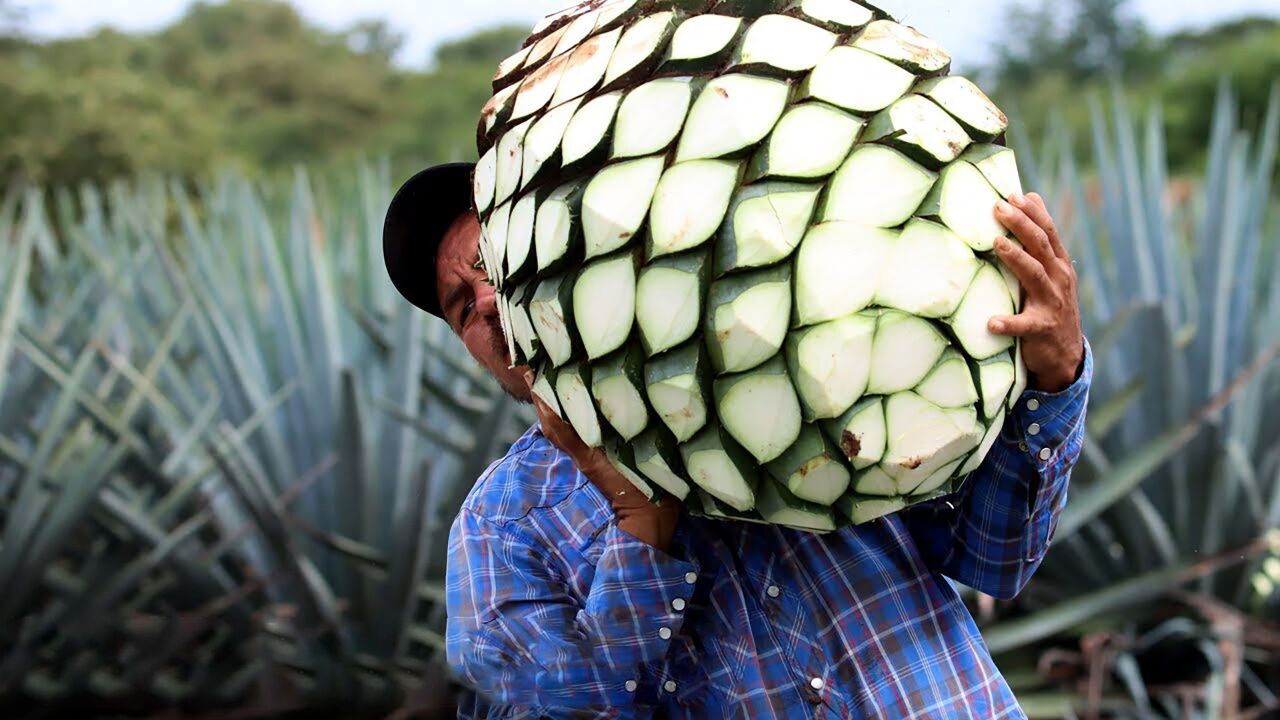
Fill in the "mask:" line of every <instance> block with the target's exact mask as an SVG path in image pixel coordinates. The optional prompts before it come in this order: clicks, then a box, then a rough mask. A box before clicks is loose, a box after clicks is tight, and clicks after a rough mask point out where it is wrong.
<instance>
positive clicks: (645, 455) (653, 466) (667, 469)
mask: <svg viewBox="0 0 1280 720" xmlns="http://www.w3.org/2000/svg"><path fill="white" fill-rule="evenodd" d="M635 458H636V469H637V470H639V471H640V472H641V473H643V474H644V476H645V477H647V478H649V479H650V480H652V481H653V483H654V484H656V485H657V486H658V487H660V488H662V489H663V490H666V491H667V492H669V493H671V494H672V495H674V496H675V497H676V499H677V500H684V499H685V498H686V497H688V496H689V490H690V489H691V488H690V487H689V483H688V482H687V481H686V480H685V479H684V478H682V477H680V476H679V475H677V474H676V472H675V471H674V470H672V469H671V465H670V464H668V463H667V460H666V459H665V458H664V457H662V453H660V452H658V448H657V447H656V446H655V445H654V444H653V443H652V442H648V443H646V442H645V438H644V437H641V438H638V439H637V440H636V444H635Z"/></svg>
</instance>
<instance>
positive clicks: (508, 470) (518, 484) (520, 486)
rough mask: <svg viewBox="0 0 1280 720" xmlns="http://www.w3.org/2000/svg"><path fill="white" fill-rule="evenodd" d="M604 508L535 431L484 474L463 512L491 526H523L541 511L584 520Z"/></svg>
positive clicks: (565, 457)
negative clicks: (489, 523)
mask: <svg viewBox="0 0 1280 720" xmlns="http://www.w3.org/2000/svg"><path fill="white" fill-rule="evenodd" d="M603 502H604V499H603V498H602V497H600V494H599V493H598V492H595V491H594V487H593V486H592V485H591V483H590V481H589V480H587V478H586V476H585V475H583V474H582V473H581V472H579V471H578V468H577V466H576V465H574V464H573V460H572V459H571V458H570V457H569V456H568V455H567V454H566V453H565V452H564V451H563V450H561V449H560V448H557V447H556V446H555V445H553V444H551V441H550V440H547V438H546V436H545V435H543V434H542V430H541V428H540V427H539V426H538V425H534V426H533V427H531V428H529V430H528V431H527V432H525V434H524V435H522V436H521V437H520V439H519V440H516V442H515V443H514V444H512V446H511V449H510V450H508V451H507V454H506V455H504V456H503V457H502V458H500V459H498V460H496V461H495V462H494V463H493V464H491V465H490V466H489V468H488V469H487V470H485V472H484V474H483V475H481V476H480V479H479V480H477V481H476V484H475V486H474V487H473V488H471V492H470V494H468V496H467V499H466V501H465V502H464V503H463V505H462V508H463V510H465V511H467V512H471V513H473V514H475V515H478V516H480V517H482V518H485V519H486V520H489V521H491V522H509V521H518V520H523V519H526V518H528V517H529V516H530V514H531V513H533V512H534V511H535V510H546V509H552V510H557V511H559V512H569V513H571V514H572V515H573V516H576V517H578V518H582V519H586V517H585V516H586V515H588V514H589V515H595V514H597V512H596V511H599V510H601V509H606V508H603V507H602V506H603Z"/></svg>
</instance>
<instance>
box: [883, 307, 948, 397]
mask: <svg viewBox="0 0 1280 720" xmlns="http://www.w3.org/2000/svg"><path fill="white" fill-rule="evenodd" d="M946 348H947V339H946V338H945V337H943V336H942V333H941V332H939V331H938V329H937V328H935V327H934V326H933V325H932V324H931V323H930V322H929V321H928V320H924V319H922V318H918V317H915V316H914V315H907V314H904V313H900V312H895V311H887V312H885V313H884V314H883V315H881V316H880V324H879V326H878V327H877V328H876V339H875V345H874V348H873V349H872V352H871V378H870V380H869V381H868V383H867V392H869V393H872V394H875V395H889V394H892V393H897V392H901V391H903V390H910V389H911V388H914V387H915V386H916V385H919V384H920V383H921V382H922V381H923V380H924V379H925V377H926V376H928V374H929V371H931V370H933V368H934V366H935V365H937V364H938V359H939V358H941V357H942V351H943V350H945V349H946Z"/></svg>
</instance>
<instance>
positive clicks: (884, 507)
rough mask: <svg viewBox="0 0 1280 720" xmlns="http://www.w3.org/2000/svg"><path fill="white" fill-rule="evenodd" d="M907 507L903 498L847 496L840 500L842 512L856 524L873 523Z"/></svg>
mask: <svg viewBox="0 0 1280 720" xmlns="http://www.w3.org/2000/svg"><path fill="white" fill-rule="evenodd" d="M906 507H907V501H906V500H905V499H903V498H891V499H877V498H856V499H855V498H851V497H850V496H848V495H846V496H845V497H844V498H841V500H840V511H841V512H843V513H844V514H845V515H846V516H847V517H848V518H849V519H850V520H852V521H853V522H854V523H855V524H862V523H867V522H871V521H872V520H875V519H876V518H881V517H884V516H886V515H892V514H893V513H896V512H898V511H900V510H904V509H906Z"/></svg>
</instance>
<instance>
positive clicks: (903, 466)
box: [881, 392, 982, 495]
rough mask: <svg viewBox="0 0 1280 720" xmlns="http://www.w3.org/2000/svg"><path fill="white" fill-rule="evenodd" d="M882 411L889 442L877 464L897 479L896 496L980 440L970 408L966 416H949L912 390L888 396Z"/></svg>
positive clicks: (904, 493)
mask: <svg viewBox="0 0 1280 720" xmlns="http://www.w3.org/2000/svg"><path fill="white" fill-rule="evenodd" d="M884 414H885V427H886V429H887V431H888V436H889V442H888V445H887V447H886V449H885V457H884V460H883V461H882V462H881V466H882V467H883V468H884V471H885V472H886V473H888V474H889V476H890V477H892V478H893V479H894V480H895V481H896V482H897V484H898V494H900V495H907V494H910V493H912V492H913V491H914V490H915V489H916V488H917V487H919V486H920V485H921V484H922V483H923V482H925V481H926V480H927V479H928V478H929V477H930V476H932V475H933V474H934V473H936V472H937V471H939V470H940V469H942V468H943V467H945V466H946V465H948V464H950V463H952V462H954V461H956V460H959V459H961V458H962V457H963V456H964V455H965V453H968V452H969V451H971V450H973V449H974V448H975V447H976V446H977V445H978V443H979V442H980V441H981V439H982V434H981V433H980V432H979V431H978V430H980V429H982V428H981V426H980V425H978V424H977V413H976V411H975V410H974V409H973V408H969V409H968V415H967V416H959V415H953V414H950V413H948V412H947V411H945V410H943V409H941V408H939V407H937V406H936V405H933V404H932V403H930V402H929V401H928V400H925V399H924V398H922V397H920V396H919V395H917V394H915V393H913V392H904V393H898V394H896V395H893V396H892V397H890V398H889V399H888V400H887V401H885V413H884Z"/></svg>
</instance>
